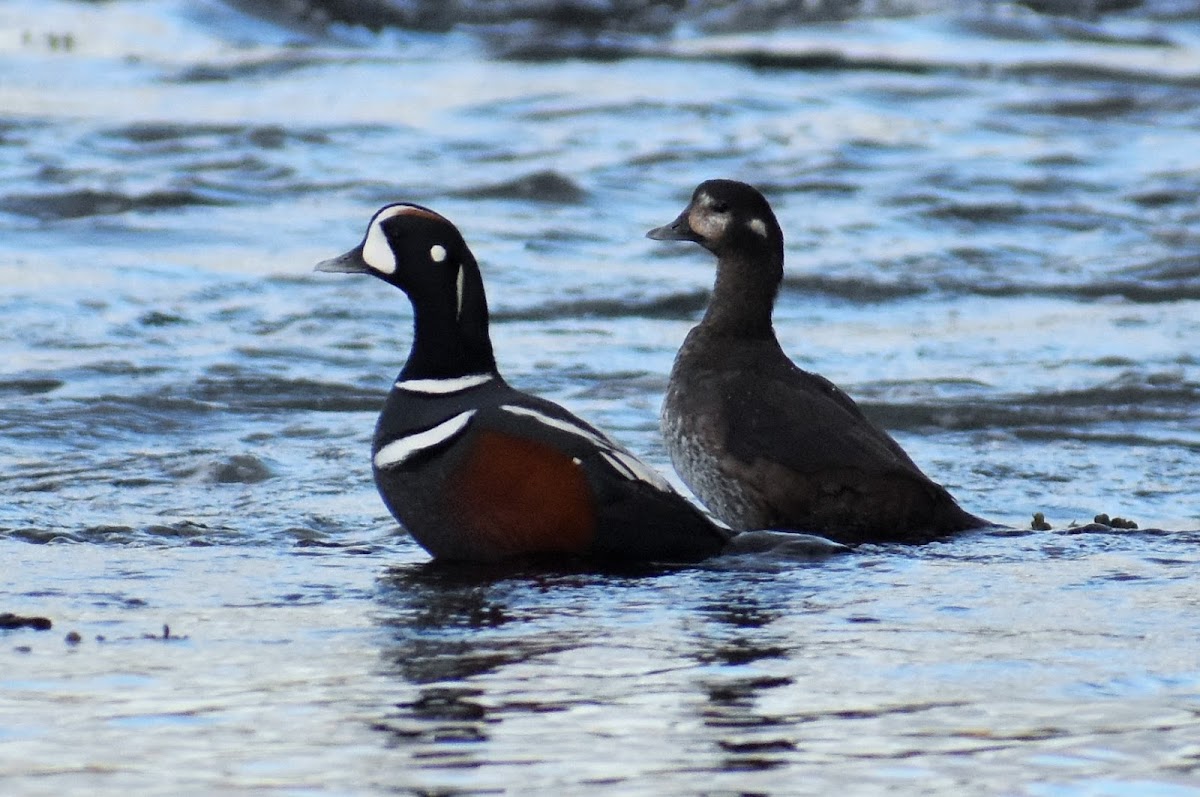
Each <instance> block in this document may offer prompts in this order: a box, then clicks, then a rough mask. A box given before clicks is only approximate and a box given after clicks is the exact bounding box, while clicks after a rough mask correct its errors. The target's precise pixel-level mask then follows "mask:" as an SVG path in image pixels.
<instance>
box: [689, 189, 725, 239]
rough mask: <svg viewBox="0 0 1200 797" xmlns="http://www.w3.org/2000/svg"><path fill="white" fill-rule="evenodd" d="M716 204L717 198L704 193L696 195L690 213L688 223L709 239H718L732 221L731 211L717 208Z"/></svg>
mask: <svg viewBox="0 0 1200 797" xmlns="http://www.w3.org/2000/svg"><path fill="white" fill-rule="evenodd" d="M715 205H716V200H714V199H713V198H712V197H711V196H709V195H708V194H703V193H702V194H700V195H699V196H698V197H696V201H695V202H693V203H692V209H691V212H689V213H688V224H689V225H691V228H692V229H693V230H695V231H696V232H697V233H699V234H700V236H701V237H702V238H705V239H706V240H709V241H716V240H718V239H719V238H720V237H721V236H722V235H724V234H725V229H726V228H727V227H728V226H729V221H730V216H729V211H727V210H717V209H716V207H715Z"/></svg>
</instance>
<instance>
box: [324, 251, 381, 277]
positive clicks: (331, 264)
mask: <svg viewBox="0 0 1200 797" xmlns="http://www.w3.org/2000/svg"><path fill="white" fill-rule="evenodd" d="M313 270H314V271H329V272H332V273H335V274H371V273H372V272H373V269H372V268H371V267H370V266H368V265H367V261H365V260H363V252H362V247H361V246H359V247H355V248H354V249H351V250H350V251H349V252H347V253H346V254H344V255H338V256H337V257H331V258H329V259H328V260H322V261H321V262H320V263H317V265H316V266H315V267H314V268H313Z"/></svg>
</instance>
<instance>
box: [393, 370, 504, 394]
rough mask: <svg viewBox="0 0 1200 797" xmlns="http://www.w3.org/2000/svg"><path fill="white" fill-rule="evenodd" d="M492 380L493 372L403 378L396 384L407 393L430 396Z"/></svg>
mask: <svg viewBox="0 0 1200 797" xmlns="http://www.w3.org/2000/svg"><path fill="white" fill-rule="evenodd" d="M490 381H492V375H491V374H468V375H467V376H456V377H452V378H450V379H402V380H400V381H398V382H396V384H395V388H396V389H397V390H403V391H404V392H405V393H424V394H425V395H430V396H447V395H451V394H454V393H461V392H463V391H464V390H470V389H471V388H473V387H479V386H480V385H485V384H487V383H488V382H490Z"/></svg>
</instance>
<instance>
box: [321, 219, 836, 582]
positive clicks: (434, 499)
mask: <svg viewBox="0 0 1200 797" xmlns="http://www.w3.org/2000/svg"><path fill="white" fill-rule="evenodd" d="M317 270H319V271H334V272H345V273H356V274H371V275H373V276H376V277H379V278H380V279H382V280H383V281H384V282H388V283H391V284H392V285H394V286H396V287H397V288H399V289H400V290H402V291H404V293H405V294H407V296H408V298H409V300H410V301H411V302H412V306H413V316H414V336H413V343H412V350H411V351H410V353H409V356H408V362H407V363H406V364H405V366H404V369H403V370H402V371H401V372H400V375H399V377H398V378H397V380H396V382H395V384H394V385H393V386H392V390H391V393H390V394H389V395H388V398H387V403H386V404H385V405H384V408H383V413H382V414H381V415H380V416H379V422H378V424H377V425H376V427H375V439H374V442H373V443H372V446H371V456H372V463H373V465H374V473H375V484H376V486H377V487H378V488H379V493H380V495H382V496H383V500H384V503H385V504H387V507H388V509H389V510H391V513H392V514H393V515H394V516H395V517H396V519H397V520H398V521H400V523H401V525H403V526H404V527H405V528H407V529H408V530H409V532H411V533H412V535H413V537H414V538H415V539H416V540H417V542H419V543H420V544H421V545H422V546H423V547H424V548H425V549H426V550H427V551H429V552H430V553H431V554H432V555H433V556H434V557H435V558H437V559H448V560H465V561H477V562H479V561H494V560H498V559H504V558H507V557H513V556H523V555H533V554H565V555H578V556H585V557H592V558H597V559H619V560H646V561H671V562H684V561H697V560H700V559H703V558H705V557H708V556H711V555H713V554H716V553H719V552H721V551H722V550H724V549H726V546H727V543H728V542H729V541H730V539H731V538H732V537H733V536H734V533H733V532H731V531H729V530H728V529H724V528H722V527H720V526H718V525H716V524H715V523H713V522H712V521H711V520H709V518H708V517H707V516H706V515H705V514H704V513H702V512H701V511H700V510H699V509H698V508H697V507H695V506H694V505H693V504H691V503H689V502H688V501H687V500H686V499H685V498H684V497H683V496H681V495H680V494H679V493H677V492H675V491H674V490H673V489H672V488H671V487H670V485H669V484H668V483H667V482H666V480H664V479H663V478H662V476H660V475H659V474H658V473H657V472H655V471H654V470H653V469H651V468H650V467H648V466H647V465H645V464H644V463H642V462H641V461H640V460H638V459H637V458H636V457H634V456H633V454H631V453H629V451H627V450H626V449H624V448H622V447H621V446H619V445H618V444H616V443H615V442H613V441H612V440H610V439H609V438H608V437H606V436H605V435H604V434H602V433H601V432H599V431H597V430H596V429H595V428H594V427H592V426H590V425H589V424H587V423H585V422H584V421H582V420H580V419H579V418H576V417H575V416H574V415H572V414H571V413H569V412H567V411H566V410H565V409H563V408H562V407H560V406H558V405H557V404H554V403H552V402H550V401H546V400H544V399H540V398H538V397H536V396H531V395H529V394H527V393H522V392H520V391H518V390H515V389H513V388H512V387H510V386H509V385H508V384H507V383H506V382H505V381H504V379H503V378H502V377H501V376H500V374H499V372H498V371H497V369H496V361H495V358H494V357H493V355H492V343H491V338H490V337H489V335H488V309H487V299H486V297H485V295H484V289H483V280H482V278H481V276H480V273H479V266H478V264H477V263H476V262H475V257H474V255H472V254H471V250H470V249H468V248H467V245H466V243H465V242H464V241H463V238H462V235H461V234H460V233H459V231H458V230H457V229H456V228H455V227H454V225H453V224H451V223H450V222H449V221H448V220H446V219H445V218H444V217H443V216H441V215H439V214H437V213H434V212H433V211H431V210H429V209H427V208H423V207H420V206H418V205H410V204H395V205H388V206H387V207H384V208H383V209H382V210H380V211H379V212H378V213H376V214H375V217H374V218H372V219H371V223H370V225H369V226H368V227H367V234H366V238H364V239H363V241H362V243H361V244H359V245H358V246H357V247H355V248H354V249H353V250H351V251H350V252H347V253H346V254H344V255H342V256H341V257H337V258H334V259H332V260H326V261H324V262H322V263H320V264H318V265H317ZM738 536H739V538H740V537H747V538H748V537H749V535H738ZM768 542H769V540H768ZM806 542H808V543H810V544H811V545H812V546H815V547H816V548H818V549H820V548H821V546H822V545H823V546H825V547H828V546H832V545H833V544H832V543H829V542H828V541H825V540H820V541H816V540H813V539H810V540H808V541H806ZM767 547H771V546H767ZM839 547H840V546H839ZM743 548H744V550H753V549H754V546H753V545H746V546H743Z"/></svg>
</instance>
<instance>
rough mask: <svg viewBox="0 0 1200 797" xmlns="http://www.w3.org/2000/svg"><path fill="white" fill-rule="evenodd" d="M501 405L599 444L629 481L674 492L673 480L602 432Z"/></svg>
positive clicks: (527, 410) (616, 469)
mask: <svg viewBox="0 0 1200 797" xmlns="http://www.w3.org/2000/svg"><path fill="white" fill-rule="evenodd" d="M500 409H502V410H505V411H507V412H511V413H512V414H514V415H524V416H526V417H528V418H533V419H534V420H536V421H539V422H541V423H544V424H546V425H547V426H550V427H553V428H555V429H558V430H560V431H563V432H567V433H569V434H573V435H576V436H577V437H582V438H583V439H585V440H587V441H588V442H589V443H592V444H594V445H596V446H597V447H598V448H599V449H600V455H601V456H603V457H604V459H605V461H606V462H608V464H609V465H611V466H612V467H613V470H615V471H617V473H620V474H621V476H623V477H624V478H626V479H629V480H630V481H643V482H646V483H647V484H652V485H654V486H655V487H657V488H658V489H660V490H665V491H666V492H669V493H673V492H675V490H674V489H673V488H672V487H671V485H670V483H669V482H668V481H667V480H666V479H664V478H663V477H662V476H661V475H660V474H658V473H657V472H656V471H654V470H653V469H652V468H651V467H650V466H648V465H646V464H645V463H644V462H642V461H641V460H639V459H638V458H637V457H635V456H634V455H633V454H630V453H629V452H628V451H625V450H624V449H623V448H621V447H620V446H618V445H617V444H616V443H614V442H613V441H612V440H609V439H608V438H607V437H605V436H603V435H601V434H597V433H595V432H592V431H590V430H589V429H585V428H584V427H582V426H577V425H575V424H573V423H571V422H570V421H564V420H562V419H561V418H552V417H550V416H549V415H546V414H545V413H542V412H538V411H537V410H533V409H530V408H528V407H521V406H518V405H516V404H505V405H504V406H502V407H501V408H500Z"/></svg>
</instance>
